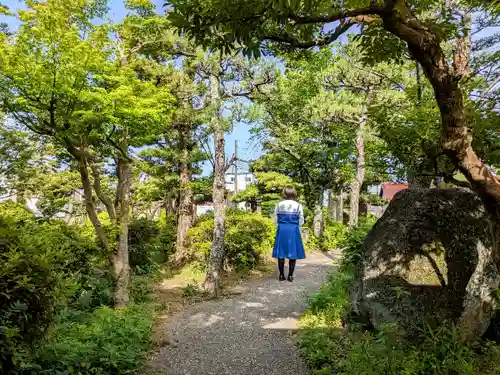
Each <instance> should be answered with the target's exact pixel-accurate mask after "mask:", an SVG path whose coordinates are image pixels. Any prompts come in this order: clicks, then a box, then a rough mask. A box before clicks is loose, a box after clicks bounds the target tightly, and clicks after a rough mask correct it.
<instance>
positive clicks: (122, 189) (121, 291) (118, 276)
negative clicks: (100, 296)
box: [113, 158, 131, 307]
mask: <svg viewBox="0 0 500 375" xmlns="http://www.w3.org/2000/svg"><path fill="white" fill-rule="evenodd" d="M116 170H117V175H118V186H117V189H116V222H117V225H118V241H117V248H116V253H115V254H114V257H113V269H114V276H115V282H116V285H115V295H114V297H115V307H123V306H126V305H127V304H128V302H129V279H130V265H129V254H128V230H129V209H130V203H129V191H130V175H131V170H130V163H129V161H128V160H125V159H124V158H119V159H118V162H117V166H116Z"/></svg>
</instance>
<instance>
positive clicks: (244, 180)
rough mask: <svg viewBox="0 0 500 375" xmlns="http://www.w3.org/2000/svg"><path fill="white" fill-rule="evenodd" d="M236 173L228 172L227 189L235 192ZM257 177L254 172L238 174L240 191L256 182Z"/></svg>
mask: <svg viewBox="0 0 500 375" xmlns="http://www.w3.org/2000/svg"><path fill="white" fill-rule="evenodd" d="M234 179H235V178H234V173H226V190H228V191H230V192H234V191H235V190H234V189H235V187H234V185H235V184H234ZM256 181H257V180H256V178H255V176H254V175H253V174H252V173H242V174H238V191H245V190H246V189H247V186H248V185H252V184H255V183H256Z"/></svg>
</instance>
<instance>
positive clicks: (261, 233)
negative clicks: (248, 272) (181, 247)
mask: <svg viewBox="0 0 500 375" xmlns="http://www.w3.org/2000/svg"><path fill="white" fill-rule="evenodd" d="M213 225H214V224H213V216H212V215H206V216H205V217H203V218H200V220H199V222H198V223H197V224H196V225H195V226H194V227H193V228H191V229H190V230H189V233H188V243H189V246H190V247H191V249H192V250H193V252H196V253H197V254H198V256H199V258H201V259H200V260H201V261H202V264H203V265H205V264H206V259H207V258H208V256H209V254H210V249H211V245H212V237H213V230H214V226H213ZM274 234H275V226H274V222H273V220H272V219H270V218H267V217H264V216H261V215H259V214H250V213H246V212H244V211H239V210H231V211H228V212H227V216H226V236H225V240H224V246H225V248H224V254H225V265H226V267H228V268H234V269H236V270H242V269H251V268H254V267H256V266H257V265H258V264H259V262H261V261H262V260H263V258H264V257H265V254H266V253H269V254H270V252H271V249H272V245H273V241H274Z"/></svg>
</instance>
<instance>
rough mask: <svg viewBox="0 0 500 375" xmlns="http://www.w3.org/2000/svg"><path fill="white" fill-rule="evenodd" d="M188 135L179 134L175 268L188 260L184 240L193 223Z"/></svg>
mask: <svg viewBox="0 0 500 375" xmlns="http://www.w3.org/2000/svg"><path fill="white" fill-rule="evenodd" d="M188 137H189V134H181V136H180V143H181V155H180V160H179V211H178V216H177V239H176V242H175V255H174V262H173V263H174V264H175V266H177V267H178V266H182V265H183V264H185V263H186V262H187V261H188V260H189V253H188V248H187V247H186V239H187V233H188V230H189V228H191V225H192V222H193V191H192V189H191V187H190V186H189V185H190V183H191V178H192V176H191V168H190V153H189V148H188V142H189V139H188Z"/></svg>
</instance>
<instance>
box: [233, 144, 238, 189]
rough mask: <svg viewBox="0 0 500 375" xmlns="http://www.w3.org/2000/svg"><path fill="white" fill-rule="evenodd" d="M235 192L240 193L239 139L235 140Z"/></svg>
mask: <svg viewBox="0 0 500 375" xmlns="http://www.w3.org/2000/svg"><path fill="white" fill-rule="evenodd" d="M234 194H238V141H236V140H235V141H234Z"/></svg>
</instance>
